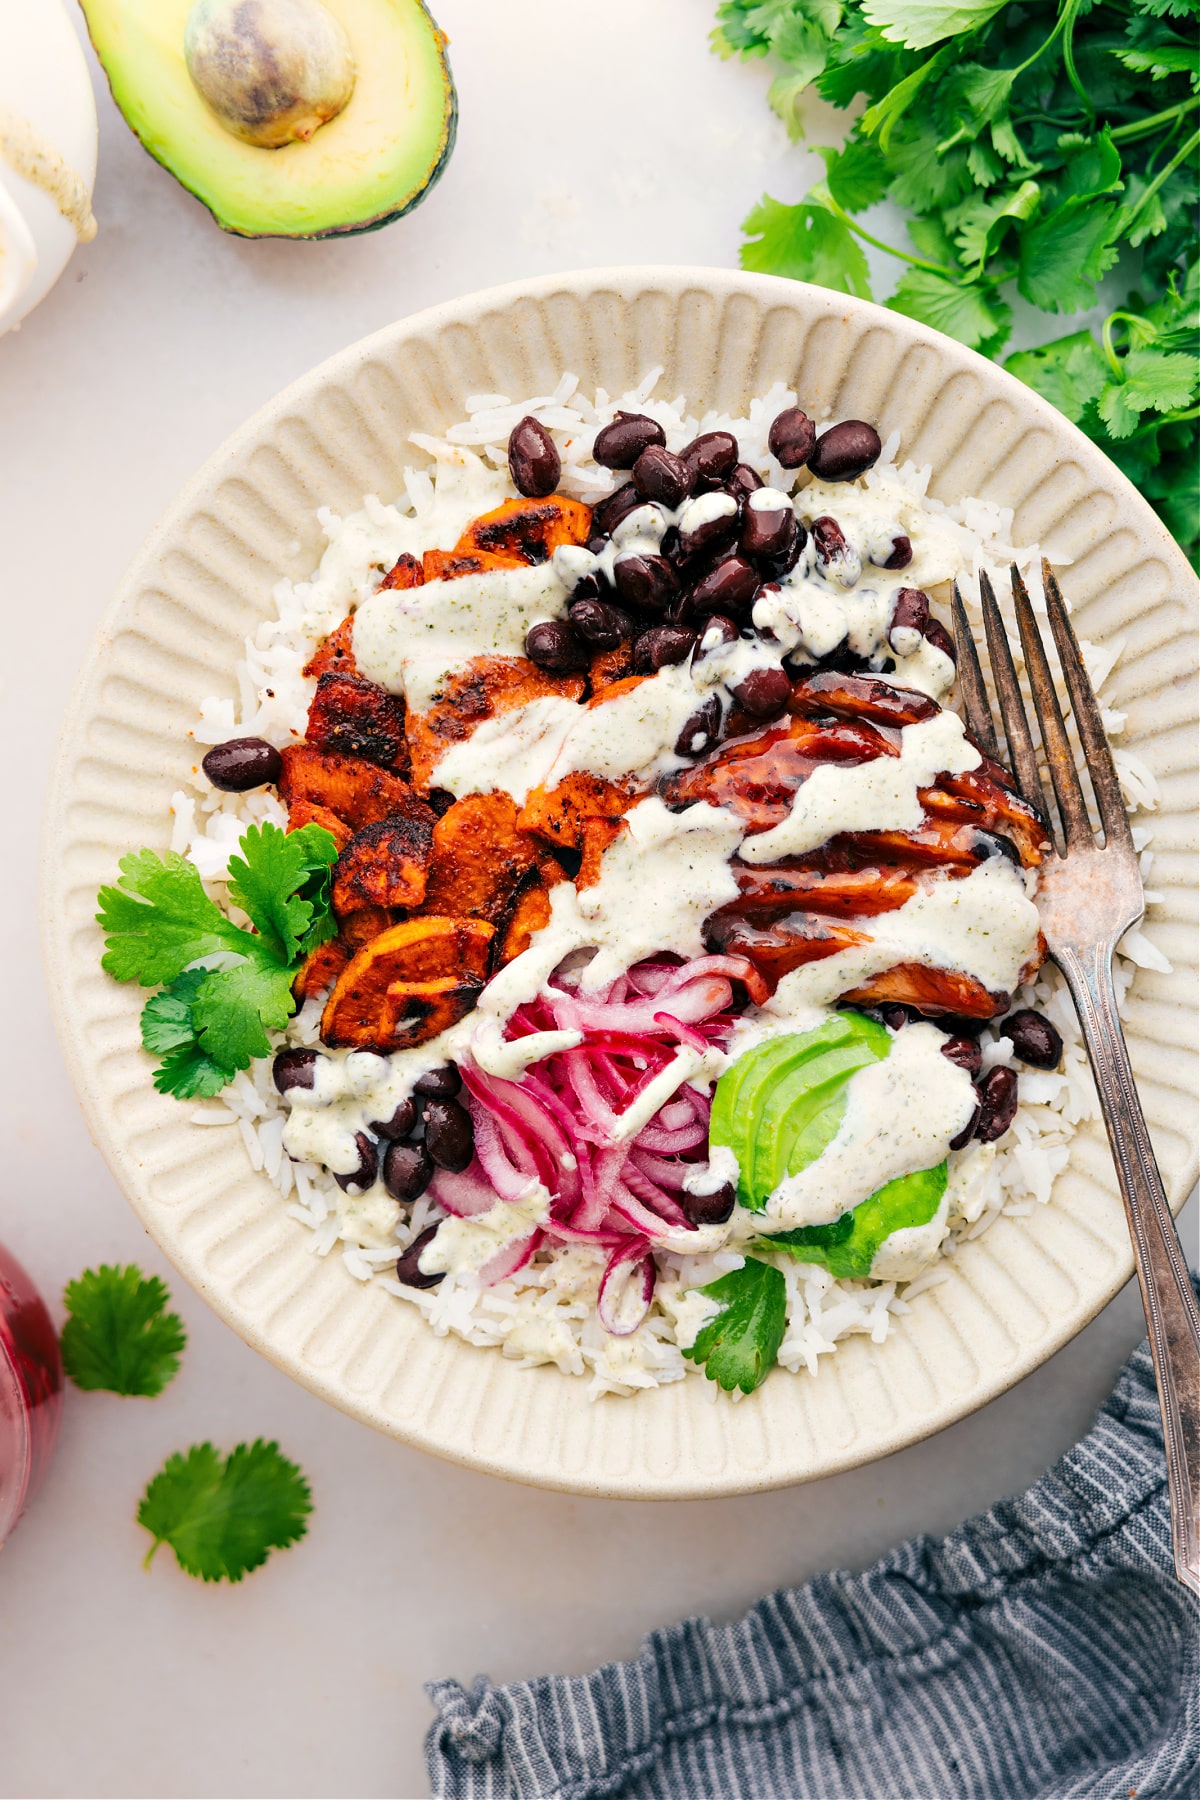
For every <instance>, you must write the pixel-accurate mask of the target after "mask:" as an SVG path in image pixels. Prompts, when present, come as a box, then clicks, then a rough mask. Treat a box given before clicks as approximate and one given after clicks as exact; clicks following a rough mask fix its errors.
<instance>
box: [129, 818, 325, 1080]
mask: <svg viewBox="0 0 1200 1800" xmlns="http://www.w3.org/2000/svg"><path fill="white" fill-rule="evenodd" d="M239 848H240V850H241V855H240V856H234V857H231V858H230V862H229V882H228V892H229V897H230V899H231V900H232V901H233V902H234V904H235V905H237V906H239V907H240V908H241V909H242V910H243V911H244V912H245V913H246V914H247V916H248V917H249V919H250V922H251V926H252V929H251V930H246V929H245V928H244V927H242V926H240V925H237V924H235V923H234V921H233V920H232V919H231V918H229V917H228V915H227V914H226V913H224V912H222V910H221V908H220V907H219V906H218V905H217V904H216V902H215V901H214V900H212V899H210V897H209V895H208V894H207V893H206V892H205V890H204V887H203V884H202V883H201V880H200V876H199V873H198V872H197V870H196V868H195V866H194V865H193V864H192V863H190V862H188V861H187V860H186V858H184V857H182V856H178V855H176V854H175V853H174V852H172V851H168V852H167V853H166V855H165V856H159V855H158V854H157V853H156V852H155V851H153V850H138V851H135V852H133V853H132V854H131V855H129V856H126V857H124V858H123V859H122V862H121V878H120V881H119V882H118V884H117V885H116V886H115V887H103V888H101V890H100V893H99V896H98V899H99V906H100V910H99V912H98V913H97V914H96V918H97V920H98V922H99V924H100V925H101V927H102V928H103V930H104V933H105V942H106V950H105V954H104V956H103V958H102V959H101V960H102V964H103V967H104V968H105V969H106V970H107V971H108V973H109V974H110V975H112V976H115V978H116V979H117V980H118V981H137V982H140V983H141V985H142V986H143V987H161V989H162V992H161V993H158V994H156V995H155V996H154V997H153V998H152V999H150V1000H148V1001H147V1002H146V1006H145V1008H144V1009H143V1012H142V1020H141V1028H142V1043H143V1045H144V1046H145V1048H146V1049H147V1050H148V1051H149V1052H150V1054H151V1055H153V1056H157V1057H158V1058H159V1066H158V1069H157V1071H156V1073H155V1076H154V1085H155V1087H156V1088H158V1090H159V1091H160V1093H164V1094H174V1095H176V1096H177V1097H178V1098H179V1099H181V1100H188V1099H192V1098H195V1097H197V1096H206V1095H212V1094H218V1093H220V1091H221V1089H222V1088H223V1087H225V1086H226V1085H227V1084H228V1083H229V1081H230V1080H231V1079H232V1078H233V1076H234V1075H235V1074H236V1073H237V1071H238V1070H239V1069H245V1068H247V1067H248V1066H249V1064H250V1063H251V1062H252V1061H253V1060H254V1059H255V1058H256V1057H260V1056H266V1055H267V1053H268V1051H269V1050H270V1043H269V1040H268V1038H267V1032H268V1031H279V1030H281V1029H282V1028H283V1026H284V1025H286V1024H287V1021H288V1020H289V1019H290V1018H291V1016H292V1014H293V1013H294V1012H295V1010H296V1002H295V997H294V996H293V993H292V982H293V980H294V979H295V975H296V971H297V969H298V968H299V965H300V963H301V962H302V961H303V960H304V958H305V957H306V956H307V955H308V953H309V952H310V951H311V950H314V949H315V948H316V947H317V945H318V944H322V943H324V942H325V941H326V939H328V938H330V937H332V936H333V934H334V931H335V929H336V927H335V923H334V920H333V917H332V914H331V911H330V904H329V887H330V870H331V867H332V865H333V863H334V862H335V861H336V858H337V845H336V843H335V841H334V839H333V837H332V836H331V834H330V833H329V832H328V831H326V830H324V829H323V827H321V826H320V825H305V826H304V827H303V828H302V829H301V830H299V831H292V832H284V831H281V830H280V829H279V827H278V826H276V825H261V826H259V825H251V826H250V827H249V829H248V830H247V831H246V833H245V835H244V836H243V838H242V840H241V843H240V845H239Z"/></svg>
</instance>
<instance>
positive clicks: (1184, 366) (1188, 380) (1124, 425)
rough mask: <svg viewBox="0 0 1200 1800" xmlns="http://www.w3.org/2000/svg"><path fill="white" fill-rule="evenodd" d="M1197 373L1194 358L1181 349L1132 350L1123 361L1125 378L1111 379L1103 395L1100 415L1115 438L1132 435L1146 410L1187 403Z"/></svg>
mask: <svg viewBox="0 0 1200 1800" xmlns="http://www.w3.org/2000/svg"><path fill="white" fill-rule="evenodd" d="M1196 373H1197V371H1196V363H1195V360H1194V358H1192V357H1190V356H1185V355H1183V354H1182V352H1180V351H1175V352H1172V353H1170V354H1164V353H1163V352H1162V351H1161V350H1131V351H1130V352H1129V355H1128V356H1127V357H1126V358H1125V360H1124V361H1123V362H1122V364H1121V380H1120V381H1112V382H1109V384H1108V386H1107V387H1106V388H1105V389H1104V392H1103V393H1102V394H1101V395H1100V399H1099V402H1098V410H1099V413H1100V417H1101V418H1102V419H1103V421H1104V423H1105V424H1106V425H1107V426H1108V429H1109V431H1110V432H1111V433H1112V435H1113V437H1115V438H1123V437H1129V436H1130V434H1131V433H1132V432H1133V431H1135V430H1136V428H1137V424H1138V420H1139V418H1140V416H1141V414H1142V413H1143V412H1160V413H1161V412H1170V411H1171V410H1172V409H1173V408H1174V407H1181V406H1186V405H1187V403H1188V401H1189V400H1190V399H1191V397H1192V388H1193V386H1194V385H1195V381H1196Z"/></svg>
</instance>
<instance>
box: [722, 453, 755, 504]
mask: <svg viewBox="0 0 1200 1800" xmlns="http://www.w3.org/2000/svg"><path fill="white" fill-rule="evenodd" d="M762 484H763V479H762V476H761V475H760V474H759V472H758V470H757V469H752V468H751V467H750V464H749V463H739V464H738V466H737V468H736V469H735V470H734V471H733V474H732V475H731V476H730V477H729V479H728V481H726V483H725V492H726V493H727V494H732V495H733V497H734V499H735V500H736V501H737V503H738V505H739V506H743V505H745V503H746V501H747V500H748V499H749V498H750V496H751V494H752V493H754V491H755V489H756V488H760V487H761V486H762Z"/></svg>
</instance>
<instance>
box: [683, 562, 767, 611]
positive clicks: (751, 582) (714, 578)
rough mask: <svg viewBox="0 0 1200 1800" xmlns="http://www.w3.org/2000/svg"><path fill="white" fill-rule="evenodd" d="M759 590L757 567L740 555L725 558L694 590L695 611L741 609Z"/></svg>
mask: <svg viewBox="0 0 1200 1800" xmlns="http://www.w3.org/2000/svg"><path fill="white" fill-rule="evenodd" d="M757 592H758V570H757V569H756V568H755V567H754V565H753V563H748V562H746V561H745V560H744V558H742V557H740V556H729V557H725V558H724V559H723V560H722V561H721V562H719V563H716V564H715V565H714V566H713V568H711V569H710V570H709V572H708V574H707V575H704V576H702V577H701V579H700V580H699V581H698V582H697V583H696V585H695V587H694V588H693V589H692V592H691V603H692V610H693V611H694V612H696V613H698V614H700V615H701V617H703V615H704V614H705V613H714V612H715V613H731V612H741V611H743V609H744V608H745V607H747V606H749V604H750V602H751V601H752V600H753V598H754V596H755V594H756V593H757Z"/></svg>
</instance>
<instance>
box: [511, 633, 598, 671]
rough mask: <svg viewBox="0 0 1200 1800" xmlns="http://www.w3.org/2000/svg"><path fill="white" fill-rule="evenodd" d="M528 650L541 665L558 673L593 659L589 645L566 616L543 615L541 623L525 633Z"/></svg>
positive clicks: (528, 654)
mask: <svg viewBox="0 0 1200 1800" xmlns="http://www.w3.org/2000/svg"><path fill="white" fill-rule="evenodd" d="M525 654H526V656H527V657H528V658H529V660H530V662H531V663H536V664H537V666H538V668H539V669H550V670H552V671H554V672H555V673H556V674H562V673H565V672H567V671H569V670H571V669H586V668H587V666H588V662H589V660H590V658H589V657H588V653H587V649H586V647H585V646H584V645H583V644H582V643H581V642H580V641H579V639H578V638H577V637H576V635H575V633H574V632H573V631H572V629H571V627H570V626H569V625H568V624H566V623H565V622H564V621H563V620H562V619H543V621H542V622H541V624H540V625H531V626H530V628H529V630H528V632H527V633H526V636H525Z"/></svg>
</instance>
